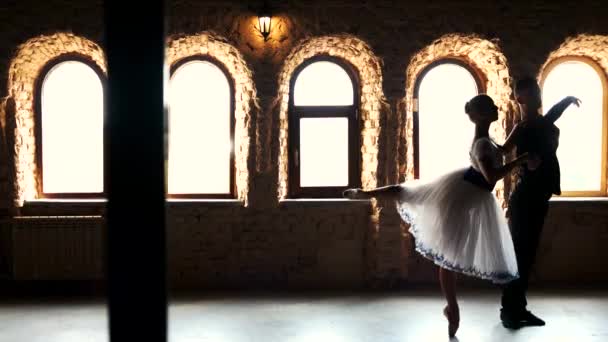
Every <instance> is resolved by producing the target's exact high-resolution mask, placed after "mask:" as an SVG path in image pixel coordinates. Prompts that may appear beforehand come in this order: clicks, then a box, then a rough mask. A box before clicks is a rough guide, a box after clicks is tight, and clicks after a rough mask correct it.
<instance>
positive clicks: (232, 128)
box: [166, 54, 237, 199]
mask: <svg viewBox="0 0 608 342" xmlns="http://www.w3.org/2000/svg"><path fill="white" fill-rule="evenodd" d="M196 61H200V62H209V63H211V64H213V65H214V66H216V67H217V68H219V69H220V70H221V72H222V73H223V74H224V77H226V80H227V81H228V87H229V89H230V144H231V147H232V148H231V149H230V168H229V169H230V176H229V177H230V193H226V194H221V193H197V194H171V193H169V150H168V149H169V134H170V128H169V127H168V126H167V146H166V148H167V160H166V164H167V167H166V179H167V193H166V196H167V199H236V194H237V189H236V179H235V177H236V158H235V149H236V146H235V143H234V136H235V126H236V117H235V103H234V102H235V89H236V88H235V86H234V85H235V82H234V78H233V77H232V75H231V74H230V72H229V71H228V68H226V66H225V65H224V63H222V62H221V61H219V60H218V59H216V58H214V57H212V56H210V55H206V54H196V55H191V56H188V57H184V58H181V59H179V60H177V61H175V62H173V64H171V67H170V72H169V82H170V80H171V77H173V74H174V73H175V72H176V71H177V70H178V69H179V68H180V67H182V66H184V65H185V64H187V63H190V62H196ZM169 82H168V83H169ZM167 87H169V86H168V85H167ZM168 106H169V104H168V103H167V121H168V119H169V115H171V113H170V112H169V108H168ZM167 125H168V122H167Z"/></svg>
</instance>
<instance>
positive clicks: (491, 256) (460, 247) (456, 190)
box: [397, 169, 519, 283]
mask: <svg viewBox="0 0 608 342" xmlns="http://www.w3.org/2000/svg"><path fill="white" fill-rule="evenodd" d="M466 170H467V169H459V170H456V171H454V172H451V173H448V174H446V175H444V176H442V177H440V178H438V179H436V180H435V181H433V182H430V183H417V184H416V183H407V184H405V183H404V184H402V187H403V191H402V192H401V194H402V195H401V198H400V199H399V200H398V203H397V208H398V211H399V214H400V215H401V217H402V218H403V220H404V221H406V222H407V223H409V224H410V225H411V226H410V229H409V231H410V233H412V235H413V236H414V239H415V242H416V251H418V252H419V253H420V254H422V255H423V256H424V257H426V258H428V259H430V260H432V261H433V262H434V263H435V264H437V265H439V266H441V267H443V268H446V269H449V270H452V271H456V272H460V273H464V274H467V275H471V276H475V277H478V278H482V279H488V280H491V281H493V282H494V283H506V282H509V281H511V280H513V279H515V278H517V277H518V276H519V275H518V272H517V261H516V259H515V251H514V249H513V241H512V239H511V233H510V231H509V227H508V225H507V221H506V218H505V217H504V213H503V211H502V209H501V208H500V206H499V205H498V203H497V201H496V199H495V198H494V195H493V194H492V192H490V191H488V190H486V189H483V188H482V187H480V186H477V185H474V184H472V183H470V182H468V181H466V180H464V174H465V172H466Z"/></svg>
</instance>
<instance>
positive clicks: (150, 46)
mask: <svg viewBox="0 0 608 342" xmlns="http://www.w3.org/2000/svg"><path fill="white" fill-rule="evenodd" d="M144 7H145V8H144ZM105 26H106V31H105V48H106V53H107V57H108V85H107V88H106V89H107V92H106V112H107V117H106V134H105V139H106V140H105V151H106V159H105V161H106V163H105V184H106V191H107V196H108V207H107V232H108V235H107V257H108V258H107V261H108V263H107V265H108V272H107V273H108V274H107V277H108V278H107V279H108V307H109V322H110V341H111V342H122V341H125V342H133V341H146V342H153V341H162V342H165V341H166V339H167V288H166V239H165V185H164V184H165V175H164V173H165V172H164V143H163V127H164V117H165V115H164V105H163V82H164V81H163V80H164V75H163V71H164V52H165V31H164V30H165V18H164V1H163V0H148V1H146V2H145V4H144V3H142V4H140V3H137V6H136V4H135V3H133V4H131V3H125V2H124V1H118V0H106V1H105Z"/></svg>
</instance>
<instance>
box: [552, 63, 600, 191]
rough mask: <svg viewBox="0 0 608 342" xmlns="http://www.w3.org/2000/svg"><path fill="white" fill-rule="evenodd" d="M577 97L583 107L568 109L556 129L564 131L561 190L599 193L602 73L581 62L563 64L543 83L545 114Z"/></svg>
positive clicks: (561, 153)
mask: <svg viewBox="0 0 608 342" xmlns="http://www.w3.org/2000/svg"><path fill="white" fill-rule="evenodd" d="M569 95H572V96H576V97H578V98H579V99H580V100H581V101H582V104H581V106H580V108H579V107H576V106H574V105H571V106H569V107H568V109H566V111H565V112H564V114H563V115H562V117H561V118H560V119H559V120H557V122H556V125H557V127H559V129H560V138H559V147H558V149H557V157H558V159H559V162H560V169H561V188H562V191H563V192H566V191H599V190H601V175H602V172H601V171H602V170H601V168H602V122H603V112H602V110H603V109H602V106H603V102H602V101H603V87H602V81H601V79H600V76H599V75H598V73H597V72H596V71H595V70H594V69H593V67H592V66H590V65H589V64H587V63H584V62H581V61H566V62H562V63H560V64H559V65H557V66H556V67H555V68H553V69H552V70H551V71H550V72H549V74H548V75H547V77H546V78H545V81H544V83H543V98H542V101H543V110H544V111H545V112H546V111H548V110H549V108H551V106H553V105H554V104H555V103H557V102H558V101H560V100H561V99H563V98H564V97H566V96H569Z"/></svg>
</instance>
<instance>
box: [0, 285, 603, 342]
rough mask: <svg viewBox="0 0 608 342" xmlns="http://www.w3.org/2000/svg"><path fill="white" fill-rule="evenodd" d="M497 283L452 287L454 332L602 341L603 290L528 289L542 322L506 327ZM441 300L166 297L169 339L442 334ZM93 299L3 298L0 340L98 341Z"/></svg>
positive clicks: (100, 323)
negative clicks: (457, 313) (456, 291)
mask: <svg viewBox="0 0 608 342" xmlns="http://www.w3.org/2000/svg"><path fill="white" fill-rule="evenodd" d="M498 303H499V292H498V290H495V289H494V290H493V289H475V290H466V291H463V292H462V293H461V294H460V307H461V328H460V330H459V331H458V334H457V337H458V338H457V339H454V341H483V342H494V341H535V342H536V341H552V342H558V341H574V342H587V341H597V342H600V341H602V342H604V341H608V291H604V290H597V289H595V290H573V289H563V290H550V291H549V290H536V291H533V292H532V293H531V295H530V309H532V310H533V311H534V312H535V313H536V314H538V315H539V316H540V317H542V318H544V319H545V320H546V321H547V325H546V326H544V327H530V328H522V329H520V330H518V331H510V330H506V329H505V328H503V327H502V326H501V325H500V323H499V321H498ZM443 306H444V302H443V299H442V297H441V296H440V294H439V293H438V292H437V291H435V290H434V289H433V290H431V289H412V290H402V291H399V292H393V293H387V294H379V293H358V294H353V293H348V294H335V293H334V294H330V295H328V294H310V293H308V294H299V295H293V294H291V295H277V294H274V295H271V294H259V293H257V294H238V295H237V294H225V293H222V294H218V293H215V294H206V295H199V296H193V295H187V296H186V295H180V296H176V295H174V296H173V299H172V300H171V305H170V309H169V314H170V320H169V336H170V341H176V342H178V341H179V342H205V341H255V342H271V341H280V342H287V341H289V342H296V341H298V342H299V341H319V342H338V341H339V342H342V341H448V340H449V339H448V337H447V322H446V321H445V319H444V318H443V316H442V314H441V310H442V308H443ZM106 328H107V318H106V307H105V303H104V301H103V298H102V299H99V298H98V299H95V298H91V299H87V298H86V297H83V296H82V295H80V296H78V297H72V298H70V299H61V298H58V297H57V296H44V297H37V299H34V298H27V297H23V296H21V297H19V298H12V299H10V298H4V299H2V302H1V303H0V341H2V342H4V341H7V342H8V341H10V342H25V341H30V342H38V341H40V342H42V341H44V342H58V341H62V342H69V341H78V342H85V341H107V340H108V334H107V331H106Z"/></svg>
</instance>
